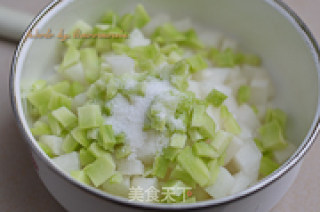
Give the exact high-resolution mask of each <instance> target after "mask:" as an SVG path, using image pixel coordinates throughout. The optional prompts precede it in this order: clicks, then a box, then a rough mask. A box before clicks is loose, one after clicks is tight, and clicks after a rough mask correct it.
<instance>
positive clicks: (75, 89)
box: [70, 82, 85, 97]
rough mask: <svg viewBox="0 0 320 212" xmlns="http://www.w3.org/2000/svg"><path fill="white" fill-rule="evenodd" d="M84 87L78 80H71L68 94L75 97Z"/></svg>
mask: <svg viewBox="0 0 320 212" xmlns="http://www.w3.org/2000/svg"><path fill="white" fill-rule="evenodd" d="M84 90H85V88H84V87H83V85H81V84H80V83H79V82H73V83H72V84H71V87H70V95H71V96H72V97H75V96H77V95H79V94H80V93H82V92H84Z"/></svg>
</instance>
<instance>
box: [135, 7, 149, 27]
mask: <svg viewBox="0 0 320 212" xmlns="http://www.w3.org/2000/svg"><path fill="white" fill-rule="evenodd" d="M149 21H150V17H149V15H148V13H147V12H146V11H145V9H144V7H143V6H142V5H141V4H139V5H138V6H137V7H136V9H135V12H134V25H135V27H137V28H142V27H144V26H145V25H146V24H147V23H148V22H149Z"/></svg>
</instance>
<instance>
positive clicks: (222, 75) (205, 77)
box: [192, 68, 233, 85]
mask: <svg viewBox="0 0 320 212" xmlns="http://www.w3.org/2000/svg"><path fill="white" fill-rule="evenodd" d="M232 70H233V69H230V68H207V69H204V70H202V71H198V72H196V73H195V74H193V75H192V79H194V80H196V81H198V82H202V81H209V82H210V83H212V84H220V85H223V84H224V82H225V81H226V79H227V77H228V75H229V74H230V72H231V71H232Z"/></svg>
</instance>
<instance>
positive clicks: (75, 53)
mask: <svg viewBox="0 0 320 212" xmlns="http://www.w3.org/2000/svg"><path fill="white" fill-rule="evenodd" d="M79 61H80V51H79V50H78V49H76V48H75V47H74V46H69V47H68V49H67V51H66V53H65V55H64V57H63V61H62V63H61V65H60V68H59V71H60V72H63V71H64V70H66V69H68V68H70V67H71V66H73V65H76V64H77V63H78V62H79Z"/></svg>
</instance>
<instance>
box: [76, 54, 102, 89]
mask: <svg viewBox="0 0 320 212" xmlns="http://www.w3.org/2000/svg"><path fill="white" fill-rule="evenodd" d="M80 58H81V62H82V65H83V68H84V73H85V76H86V79H87V81H88V82H90V83H93V82H95V81H96V80H97V79H98V78H99V74H100V62H99V58H98V53H97V51H96V49H94V48H83V49H81V50H80Z"/></svg>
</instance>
